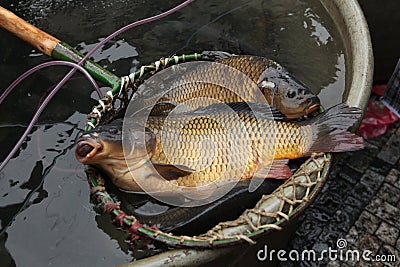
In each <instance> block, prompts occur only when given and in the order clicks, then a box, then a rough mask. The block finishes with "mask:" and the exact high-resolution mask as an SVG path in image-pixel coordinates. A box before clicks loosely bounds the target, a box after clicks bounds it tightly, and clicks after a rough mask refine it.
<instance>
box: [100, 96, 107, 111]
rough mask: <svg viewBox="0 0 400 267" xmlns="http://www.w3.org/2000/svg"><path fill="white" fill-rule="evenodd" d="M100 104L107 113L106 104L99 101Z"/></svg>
mask: <svg viewBox="0 0 400 267" xmlns="http://www.w3.org/2000/svg"><path fill="white" fill-rule="evenodd" d="M99 104H100V105H101V107H102V108H103V112H104V111H106V105H105V104H104V102H103V100H101V99H100V100H99Z"/></svg>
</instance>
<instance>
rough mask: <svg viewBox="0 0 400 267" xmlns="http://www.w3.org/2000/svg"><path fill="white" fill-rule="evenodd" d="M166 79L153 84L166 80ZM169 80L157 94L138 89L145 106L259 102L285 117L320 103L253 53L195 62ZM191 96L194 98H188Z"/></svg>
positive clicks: (297, 115) (301, 113)
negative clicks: (141, 92) (144, 94)
mask: <svg viewBox="0 0 400 267" xmlns="http://www.w3.org/2000/svg"><path fill="white" fill-rule="evenodd" d="M177 68H178V67H177ZM167 70H168V69H167ZM166 80H167V79H162V81H160V82H159V83H157V84H160V83H166ZM171 80H172V82H171V84H170V85H168V86H166V87H167V88H163V90H162V92H161V93H160V94H152V93H150V96H146V97H141V96H140V90H139V97H140V99H141V100H143V101H144V103H145V104H146V105H147V106H150V105H153V104H155V103H157V102H158V103H160V102H164V103H165V102H167V103H172V104H174V105H175V106H176V105H178V104H181V103H185V104H187V105H188V106H190V107H191V108H193V109H196V108H198V107H201V106H208V105H210V104H213V103H215V102H225V103H230V102H242V101H245V102H259V103H266V104H269V105H271V106H273V107H275V108H277V109H278V110H279V111H280V112H281V113H282V114H284V115H285V116H286V117H287V118H297V117H300V116H303V115H306V114H309V113H311V112H313V111H315V110H316V109H317V108H318V107H319V104H320V102H319V99H318V97H317V96H315V95H314V94H313V93H312V92H311V90H310V89H309V88H307V87H306V86H305V85H304V84H302V83H301V82H299V81H297V80H296V78H295V77H293V76H292V75H291V74H290V73H288V72H287V71H286V70H285V69H284V68H283V67H282V66H280V65H279V64H278V63H276V62H274V61H272V60H269V59H266V58H262V57H256V56H234V57H230V58H226V59H221V60H219V61H217V62H213V63H210V62H202V63H196V65H195V66H194V67H190V65H189V66H188V68H187V69H186V67H185V71H184V72H182V74H179V75H177V76H173V77H172V78H171ZM144 88H146V87H144ZM143 90H144V89H143ZM150 91H155V90H150ZM143 93H144V92H143ZM193 99H196V101H191V100H193ZM199 99H200V100H199Z"/></svg>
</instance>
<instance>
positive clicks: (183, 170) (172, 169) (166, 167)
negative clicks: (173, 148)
mask: <svg viewBox="0 0 400 267" xmlns="http://www.w3.org/2000/svg"><path fill="white" fill-rule="evenodd" d="M153 166H154V168H155V169H156V171H157V172H158V173H159V174H160V175H161V176H162V177H163V178H164V179H166V180H175V179H178V178H179V177H182V176H186V175H188V174H191V173H192V172H194V171H195V170H193V169H191V168H189V167H187V166H183V165H172V164H154V165H153Z"/></svg>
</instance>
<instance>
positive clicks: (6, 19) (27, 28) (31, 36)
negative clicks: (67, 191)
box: [0, 6, 60, 56]
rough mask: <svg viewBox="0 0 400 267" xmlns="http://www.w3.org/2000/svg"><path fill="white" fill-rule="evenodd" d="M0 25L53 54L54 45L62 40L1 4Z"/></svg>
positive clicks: (39, 48)
mask: <svg viewBox="0 0 400 267" xmlns="http://www.w3.org/2000/svg"><path fill="white" fill-rule="evenodd" d="M0 27H2V28H4V29H5V30H7V31H9V32H11V33H12V34H14V35H16V36H17V37H18V38H20V39H22V40H24V41H25V42H28V43H29V44H31V45H32V46H33V47H35V48H36V49H38V50H40V51H41V52H43V53H45V54H46V55H49V56H51V54H52V52H53V49H54V47H55V46H56V45H57V44H58V43H59V42H60V40H58V39H57V38H55V37H53V36H51V35H49V34H47V33H45V32H44V31H42V30H40V29H38V28H36V27H35V26H33V25H32V24H30V23H28V22H26V21H25V20H23V19H21V18H20V17H18V16H17V15H15V14H14V13H12V12H11V11H9V10H7V9H5V8H3V7H1V6H0Z"/></svg>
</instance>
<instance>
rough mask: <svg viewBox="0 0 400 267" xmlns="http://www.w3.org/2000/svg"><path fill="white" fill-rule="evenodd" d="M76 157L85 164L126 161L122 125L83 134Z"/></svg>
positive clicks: (99, 128) (77, 146)
mask: <svg viewBox="0 0 400 267" xmlns="http://www.w3.org/2000/svg"><path fill="white" fill-rule="evenodd" d="M75 157H76V158H77V160H78V161H79V162H81V163H83V164H93V165H98V164H105V165H106V164H110V162H109V161H113V160H124V153H123V149H122V125H121V126H118V125H104V126H98V127H97V128H95V129H93V130H91V131H89V132H87V133H85V134H83V135H82V136H81V137H80V138H79V139H78V142H77V144H76V148H75Z"/></svg>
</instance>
